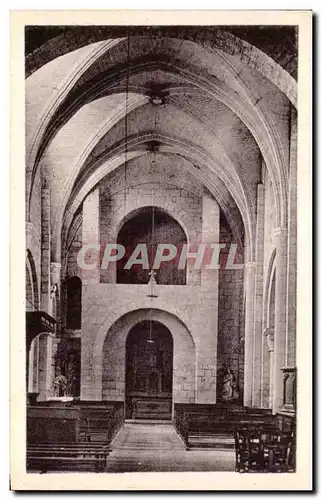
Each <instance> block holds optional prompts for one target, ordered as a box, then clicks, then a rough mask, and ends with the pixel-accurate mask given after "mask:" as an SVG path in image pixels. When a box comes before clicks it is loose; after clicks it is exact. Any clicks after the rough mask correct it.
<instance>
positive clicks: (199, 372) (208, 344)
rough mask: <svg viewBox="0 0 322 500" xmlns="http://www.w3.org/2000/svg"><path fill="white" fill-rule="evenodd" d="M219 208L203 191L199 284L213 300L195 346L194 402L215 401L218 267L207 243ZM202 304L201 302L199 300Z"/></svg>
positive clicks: (214, 233) (213, 239) (215, 234)
mask: <svg viewBox="0 0 322 500" xmlns="http://www.w3.org/2000/svg"><path fill="white" fill-rule="evenodd" d="M219 229H220V208H219V205H218V203H217V202H216V200H215V199H214V198H213V197H212V196H210V195H209V194H208V193H204V195H203V210H202V243H203V244H205V245H206V247H205V248H206V250H205V259H204V264H203V266H202V269H201V287H202V289H203V291H204V293H205V297H207V301H209V299H210V301H211V303H212V304H213V309H212V318H211V322H210V323H208V324H207V327H206V328H204V329H203V331H202V332H201V334H200V342H199V344H198V345H197V346H196V347H197V366H196V403H215V402H216V379H217V336H218V281H219V269H211V268H207V267H206V262H208V264H209V250H211V248H210V245H211V244H213V243H219ZM201 307H202V304H201Z"/></svg>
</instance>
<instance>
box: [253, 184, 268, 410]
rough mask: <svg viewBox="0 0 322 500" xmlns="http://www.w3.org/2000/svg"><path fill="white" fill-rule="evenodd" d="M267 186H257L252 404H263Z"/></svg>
mask: <svg viewBox="0 0 322 500" xmlns="http://www.w3.org/2000/svg"><path fill="white" fill-rule="evenodd" d="M264 196H265V187H264V185H263V184H258V186H257V221H256V248H255V251H256V278H255V293H254V336H253V387H252V405H253V406H260V404H261V369H262V332H263V329H262V309H263V262H264V215H265V214H264V209H265V198H264Z"/></svg>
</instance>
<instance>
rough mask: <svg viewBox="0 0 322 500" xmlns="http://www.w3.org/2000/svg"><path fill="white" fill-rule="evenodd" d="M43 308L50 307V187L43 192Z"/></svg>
mask: <svg viewBox="0 0 322 500" xmlns="http://www.w3.org/2000/svg"><path fill="white" fill-rule="evenodd" d="M41 233H42V234H41V309H42V310H43V311H46V312H49V309H50V243H51V241H50V240H51V237H50V236H51V234H50V189H48V188H47V186H46V184H45V183H44V184H43V187H42V192H41Z"/></svg>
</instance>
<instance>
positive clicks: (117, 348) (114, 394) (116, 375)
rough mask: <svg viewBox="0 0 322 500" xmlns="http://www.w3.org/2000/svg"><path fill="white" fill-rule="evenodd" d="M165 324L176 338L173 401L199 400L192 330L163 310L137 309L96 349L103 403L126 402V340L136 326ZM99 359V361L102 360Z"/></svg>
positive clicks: (113, 326) (190, 401)
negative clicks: (148, 321)
mask: <svg viewBox="0 0 322 500" xmlns="http://www.w3.org/2000/svg"><path fill="white" fill-rule="evenodd" d="M150 319H152V320H154V321H158V322H159V323H162V324H163V325H164V326H165V327H166V328H167V329H168V330H169V331H170V332H171V334H172V337H173V401H174V402H176V403H184V402H186V403H193V402H194V401H195V365H196V347H195V343H194V340H193V338H192V335H191V333H190V332H189V330H188V328H187V327H186V326H185V325H184V323H183V322H182V321H181V320H179V318H177V317H176V316H175V315H173V314H171V313H168V312H167V311H164V310H161V309H137V310H134V311H131V312H129V313H127V314H125V315H123V316H121V317H120V318H118V319H117V320H116V321H115V322H114V323H113V324H112V325H111V327H110V328H109V329H108V332H107V334H106V335H105V337H104V338H103V342H100V343H99V344H97V345H96V346H95V347H96V349H95V353H96V355H95V365H96V366H97V368H100V370H99V371H100V374H97V376H96V380H97V377H98V381H99V385H100V387H99V388H97V392H98V393H100V392H101V394H102V399H103V400H118V401H123V400H124V397H125V353H126V339H127V336H128V333H129V331H130V330H131V328H132V327H133V326H135V325H136V324H137V323H140V322H141V321H146V320H150ZM98 360H99V361H98Z"/></svg>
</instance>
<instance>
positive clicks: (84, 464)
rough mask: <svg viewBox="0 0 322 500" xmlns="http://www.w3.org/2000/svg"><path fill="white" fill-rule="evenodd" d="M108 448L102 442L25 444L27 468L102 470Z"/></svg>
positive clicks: (42, 469) (42, 470) (45, 470)
mask: <svg viewBox="0 0 322 500" xmlns="http://www.w3.org/2000/svg"><path fill="white" fill-rule="evenodd" d="M109 452H110V448H108V447H106V446H104V445H103V444H99V443H98V444H97V445H94V446H93V445H90V444H70V443H67V444H59V445H57V444H55V445H52V444H48V445H45V444H41V445H29V446H27V470H40V472H47V471H49V470H51V471H54V470H58V471H59V470H75V471H92V472H93V471H94V472H102V471H103V470H104V468H105V467H106V459H107V456H108V455H109Z"/></svg>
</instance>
